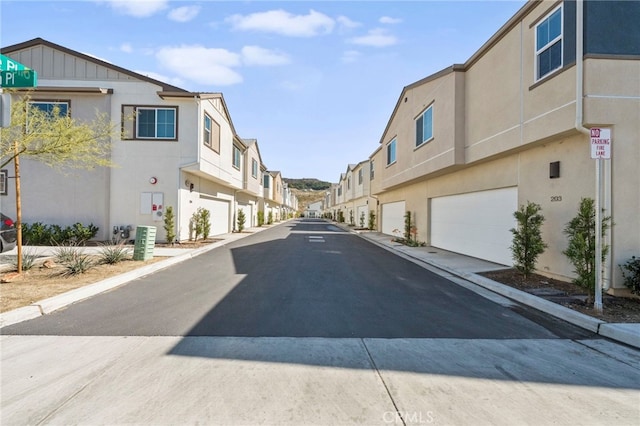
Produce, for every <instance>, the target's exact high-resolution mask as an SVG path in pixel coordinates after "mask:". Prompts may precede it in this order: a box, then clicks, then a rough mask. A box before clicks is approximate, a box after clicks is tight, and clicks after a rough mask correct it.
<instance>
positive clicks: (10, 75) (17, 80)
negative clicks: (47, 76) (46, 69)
mask: <svg viewBox="0 0 640 426" xmlns="http://www.w3.org/2000/svg"><path fill="white" fill-rule="evenodd" d="M37 85H38V74H37V73H36V72H35V71H34V70H32V69H31V68H28V67H25V66H24V65H22V64H21V63H20V62H18V61H15V60H13V59H11V58H9V57H8V56H4V55H0V88H16V87H36V86H37Z"/></svg>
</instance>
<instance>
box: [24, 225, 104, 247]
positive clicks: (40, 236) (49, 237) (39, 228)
mask: <svg viewBox="0 0 640 426" xmlns="http://www.w3.org/2000/svg"><path fill="white" fill-rule="evenodd" d="M99 230H100V228H98V227H97V226H94V225H93V223H91V224H89V225H87V226H85V225H83V224H81V223H80V222H77V223H75V224H74V225H73V226H65V227H62V226H60V225H45V224H43V223H41V222H35V223H33V224H31V225H29V224H26V223H25V224H23V225H22V237H23V241H24V243H25V244H26V245H32V246H50V245H69V244H75V245H83V244H86V242H87V241H89V240H90V239H92V238H94V237H95V236H96V235H97V234H98V231H99Z"/></svg>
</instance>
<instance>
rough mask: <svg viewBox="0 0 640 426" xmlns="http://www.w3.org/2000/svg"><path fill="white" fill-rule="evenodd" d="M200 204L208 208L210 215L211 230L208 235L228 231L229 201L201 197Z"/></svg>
mask: <svg viewBox="0 0 640 426" xmlns="http://www.w3.org/2000/svg"><path fill="white" fill-rule="evenodd" d="M200 206H201V207H203V208H205V209H207V210H209V213H210V216H211V232H210V233H209V235H212V236H213V235H220V234H226V233H228V232H229V230H230V228H229V225H230V219H229V206H230V203H229V201H225V200H218V199H211V198H203V197H201V198H200Z"/></svg>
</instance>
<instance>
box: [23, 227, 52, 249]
mask: <svg viewBox="0 0 640 426" xmlns="http://www.w3.org/2000/svg"><path fill="white" fill-rule="evenodd" d="M22 242H23V243H24V244H25V245H28V246H43V245H47V244H48V243H49V232H48V230H47V225H45V224H44V223H42V222H35V223H32V224H28V223H23V224H22Z"/></svg>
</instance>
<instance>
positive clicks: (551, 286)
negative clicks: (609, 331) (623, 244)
mask: <svg viewBox="0 0 640 426" xmlns="http://www.w3.org/2000/svg"><path fill="white" fill-rule="evenodd" d="M479 275H482V276H484V277H486V278H489V279H491V280H493V281H497V282H499V283H501V284H504V285H508V286H510V287H513V288H517V289H518V290H522V291H525V292H527V293H532V294H535V295H537V296H538V297H542V298H544V299H547V300H550V301H552V302H555V303H559V304H561V305H563V306H566V307H568V308H570V309H573V310H575V311H578V312H581V313H583V314H587V315H590V316H593V317H596V318H599V319H601V320H603V321H606V322H611V323H637V322H640V298H636V297H634V298H627V297H614V296H610V295H607V294H604V295H603V301H602V305H603V313H602V314H599V313H597V312H595V310H594V309H593V301H589V300H588V296H587V292H586V291H585V290H584V289H583V288H582V287H579V286H577V285H575V284H573V283H570V282H565V281H560V280H556V279H553V278H548V277H545V276H543V275H538V274H531V275H530V276H529V277H527V279H525V278H524V276H523V275H522V274H521V273H520V272H518V271H517V270H516V269H514V268H511V269H501V270H498V271H490V272H483V273H480V274H479Z"/></svg>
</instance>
